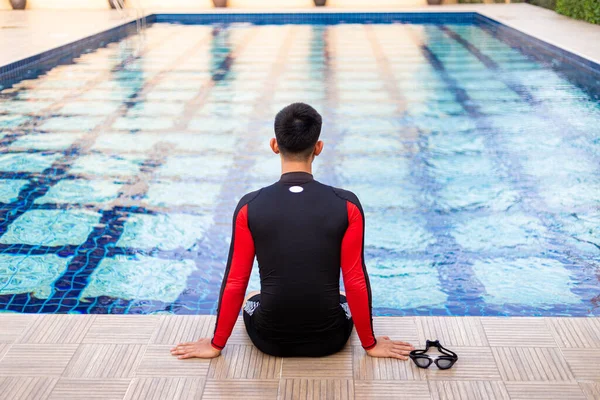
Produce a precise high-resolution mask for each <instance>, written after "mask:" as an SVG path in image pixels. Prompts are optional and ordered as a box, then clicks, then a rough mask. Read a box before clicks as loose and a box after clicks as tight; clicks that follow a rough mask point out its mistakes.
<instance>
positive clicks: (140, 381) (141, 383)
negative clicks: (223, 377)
mask: <svg viewBox="0 0 600 400" xmlns="http://www.w3.org/2000/svg"><path fill="white" fill-rule="evenodd" d="M204 383H205V379H204V378H136V379H134V380H133V381H132V382H131V386H130V387H129V390H128V391H127V396H126V397H125V399H126V400H200V399H201V398H202V390H203V388H204ZM241 399H243V397H240V398H239V399H238V400H241Z"/></svg>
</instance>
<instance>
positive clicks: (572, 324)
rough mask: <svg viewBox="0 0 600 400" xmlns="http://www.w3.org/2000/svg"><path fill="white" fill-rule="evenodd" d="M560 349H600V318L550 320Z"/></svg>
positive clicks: (551, 328)
mask: <svg viewBox="0 0 600 400" xmlns="http://www.w3.org/2000/svg"><path fill="white" fill-rule="evenodd" d="M547 321H548V324H549V325H550V331H551V332H552V335H553V336H554V339H555V340H556V343H558V345H559V346H560V347H578V348H586V347H596V348H600V318H548V319H547Z"/></svg>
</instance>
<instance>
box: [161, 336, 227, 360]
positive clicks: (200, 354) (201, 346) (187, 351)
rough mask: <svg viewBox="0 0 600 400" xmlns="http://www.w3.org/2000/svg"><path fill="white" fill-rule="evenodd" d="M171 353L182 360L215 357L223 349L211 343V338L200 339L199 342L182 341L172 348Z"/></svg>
mask: <svg viewBox="0 0 600 400" xmlns="http://www.w3.org/2000/svg"><path fill="white" fill-rule="evenodd" d="M171 354H172V355H174V356H177V358H179V359H180V360H183V359H185V358H215V357H219V356H220V355H221V350H217V349H215V348H214V347H213V346H212V344H210V339H200V340H198V341H197V342H189V343H181V344H178V345H177V346H176V347H173V348H172V349H171Z"/></svg>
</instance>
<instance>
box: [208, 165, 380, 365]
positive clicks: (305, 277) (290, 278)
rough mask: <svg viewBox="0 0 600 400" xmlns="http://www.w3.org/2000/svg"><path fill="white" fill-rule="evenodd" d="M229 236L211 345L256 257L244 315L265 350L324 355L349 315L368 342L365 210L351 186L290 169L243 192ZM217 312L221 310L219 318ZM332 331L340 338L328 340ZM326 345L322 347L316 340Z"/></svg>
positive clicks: (221, 335)
mask: <svg viewBox="0 0 600 400" xmlns="http://www.w3.org/2000/svg"><path fill="white" fill-rule="evenodd" d="M233 226H234V230H233V235H232V243H231V251H230V254H229V260H228V263H227V269H226V271H225V276H224V278H223V286H222V291H221V295H220V299H219V304H220V308H219V312H218V317H217V324H216V328H215V336H214V338H213V341H212V343H213V345H214V346H215V347H217V348H219V347H223V346H224V345H225V342H226V341H227V337H228V336H229V334H230V332H231V331H230V329H231V328H232V327H233V323H234V322H235V320H234V318H235V317H236V315H237V310H239V305H238V304H239V303H238V302H239V299H240V296H241V295H242V294H243V293H244V292H245V290H246V284H247V282H248V278H249V275H250V269H251V263H252V260H253V259H254V256H256V258H257V260H258V264H259V270H260V277H261V293H260V296H257V298H256V299H254V300H253V301H252V302H250V307H249V309H248V310H247V312H246V313H245V314H244V317H245V321H246V323H247V325H248V326H247V327H248V328H249V333H250V332H252V333H253V334H255V335H254V337H253V335H252V334H251V338H253V341H254V343H255V344H256V345H257V346H259V348H261V346H260V345H259V344H258V343H257V342H258V341H264V343H265V346H266V343H268V344H269V347H270V349H269V350H266V348H265V347H264V346H262V350H263V351H265V352H268V353H270V354H278V355H282V354H288V355H289V354H297V353H296V351H299V354H314V355H323V354H329V353H331V352H334V351H337V350H339V345H343V344H344V343H345V342H346V340H347V339H348V337H347V335H349V332H350V330H351V329H352V320H351V319H350V315H349V312H348V304H347V303H346V298H345V296H340V291H339V289H340V288H339V281H340V271H342V272H343V276H344V282H345V286H346V290H347V292H348V303H349V305H350V308H351V309H352V312H353V313H354V314H355V320H356V329H357V331H358V332H359V335H360V337H361V341H362V342H363V346H364V347H365V348H370V347H372V346H374V345H375V338H374V335H373V326H372V316H371V290H370V285H369V280H368V275H367V272H366V267H365V265H364V255H363V245H364V216H363V214H362V209H361V207H360V203H359V201H358V198H357V197H356V196H355V195H354V194H353V193H351V192H348V191H345V190H342V189H336V188H333V187H330V186H326V185H323V184H321V183H319V182H317V181H315V180H314V179H313V177H312V175H311V174H310V173H307V172H290V173H285V174H283V175H282V176H281V179H280V180H279V181H278V182H276V183H275V184H273V185H271V186H268V187H265V188H263V189H261V190H259V191H256V192H252V193H249V194H247V195H245V196H244V197H243V198H242V199H241V200H240V202H239V203H238V206H237V207H236V211H235V213H234V217H233ZM223 316H224V317H223ZM335 335H338V336H339V340H338V341H335V340H331V339H332V337H333V336H335ZM325 342H327V343H329V344H330V346H325V347H324V346H322V345H321V344H322V343H325Z"/></svg>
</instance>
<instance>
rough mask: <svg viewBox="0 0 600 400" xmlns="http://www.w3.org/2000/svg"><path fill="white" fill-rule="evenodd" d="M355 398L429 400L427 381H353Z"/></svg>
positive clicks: (364, 399) (357, 399)
mask: <svg viewBox="0 0 600 400" xmlns="http://www.w3.org/2000/svg"><path fill="white" fill-rule="evenodd" d="M354 398H355V399H356V400H375V399H377V400H429V399H430V398H431V397H430V395H429V387H428V386H427V382H403V381H397V380H393V381H355V382H354Z"/></svg>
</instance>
